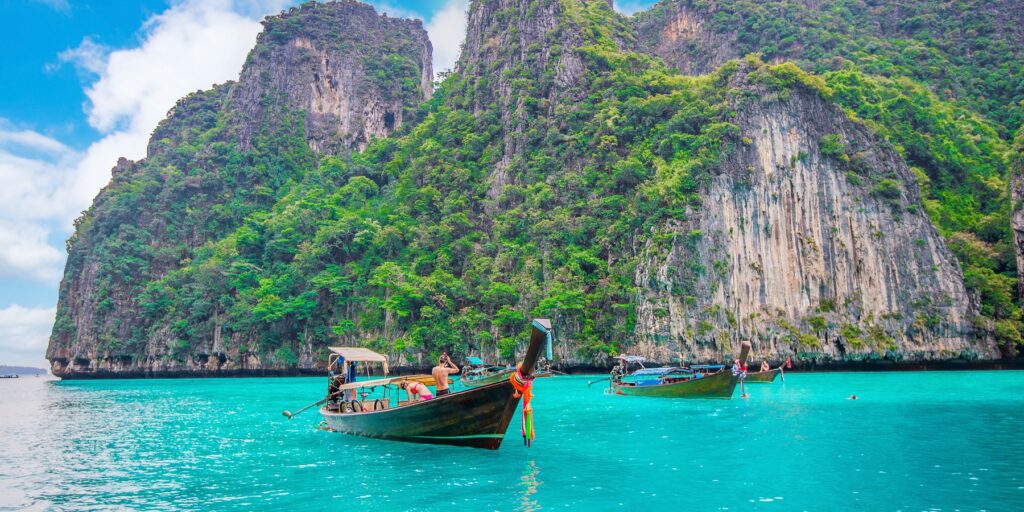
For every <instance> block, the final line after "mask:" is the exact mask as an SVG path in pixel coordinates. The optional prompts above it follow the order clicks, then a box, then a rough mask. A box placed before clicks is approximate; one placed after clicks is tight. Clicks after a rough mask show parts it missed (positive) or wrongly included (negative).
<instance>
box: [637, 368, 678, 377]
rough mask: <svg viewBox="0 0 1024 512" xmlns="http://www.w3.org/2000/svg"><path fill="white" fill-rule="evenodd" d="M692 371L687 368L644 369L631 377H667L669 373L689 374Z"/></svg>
mask: <svg viewBox="0 0 1024 512" xmlns="http://www.w3.org/2000/svg"><path fill="white" fill-rule="evenodd" d="M689 372H690V371H689V370H687V369H686V368H642V369H640V370H637V371H635V372H633V373H631V374H630V375H632V376H634V377H644V376H648V375H667V374H669V373H689Z"/></svg>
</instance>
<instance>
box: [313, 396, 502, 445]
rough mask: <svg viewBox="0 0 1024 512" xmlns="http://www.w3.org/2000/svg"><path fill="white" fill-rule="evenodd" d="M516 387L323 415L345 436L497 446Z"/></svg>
mask: <svg viewBox="0 0 1024 512" xmlns="http://www.w3.org/2000/svg"><path fill="white" fill-rule="evenodd" d="M514 391H515V390H514V389H513V388H512V385H511V384H509V383H508V382H507V381H506V382H501V383H496V384H491V385H488V386H483V387H479V388H474V389H470V390H467V391H460V392H458V393H451V394H449V395H445V396H442V397H437V398H434V399H433V400H427V401H425V402H416V403H413V404H410V405H403V406H400V407H395V408H393V409H386V410H382V411H370V412H365V413H360V414H352V413H337V412H332V411H328V410H327V409H326V408H323V409H320V414H321V415H322V416H323V417H324V421H326V422H327V426H328V427H329V428H330V429H331V430H334V431H337V432H343V433H346V434H353V435H357V436H364V437H374V438H378V439H390V440H394V441H405V442H409V443H426V444H446V445H454V446H468V447H473V448H488V449H491V450H495V449H497V448H498V447H499V446H501V441H502V439H503V438H504V437H505V430H506V429H507V428H508V424H509V422H510V421H511V419H512V415H513V414H514V413H515V411H516V406H517V405H519V398H516V397H515V396H513V394H514Z"/></svg>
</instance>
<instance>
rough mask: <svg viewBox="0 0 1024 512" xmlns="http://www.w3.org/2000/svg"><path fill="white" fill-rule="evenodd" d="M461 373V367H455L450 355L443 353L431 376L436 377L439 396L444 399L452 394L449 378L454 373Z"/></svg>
mask: <svg viewBox="0 0 1024 512" xmlns="http://www.w3.org/2000/svg"><path fill="white" fill-rule="evenodd" d="M459 371H460V370H459V367H458V366H455V363H453V362H452V358H450V357H448V353H447V352H443V353H441V358H440V359H438V361H437V366H435V367H434V369H433V370H431V371H430V374H431V375H433V376H434V382H437V396H439V397H442V396H444V395H447V394H448V393H451V390H450V389H448V376H449V375H451V374H453V373H459Z"/></svg>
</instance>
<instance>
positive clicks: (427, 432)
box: [285, 319, 551, 450]
mask: <svg viewBox="0 0 1024 512" xmlns="http://www.w3.org/2000/svg"><path fill="white" fill-rule="evenodd" d="M532 327H533V330H532V333H531V335H530V343H529V345H528V346H527V349H526V354H525V355H524V356H523V360H522V363H520V365H519V368H518V372H516V373H514V374H513V375H512V376H511V377H509V378H507V379H505V380H503V381H501V382H495V383H493V384H487V385H483V386H480V387H475V388H471V389H468V390H465V391H459V392H453V393H450V394H447V395H444V396H439V397H436V398H433V399H429V400H422V401H413V400H408V399H407V400H402V399H401V392H402V390H401V387H400V386H398V384H400V383H402V382H408V381H410V380H412V379H420V380H427V379H429V378H430V377H429V376H414V377H394V378H384V379H376V380H372V381H362V382H352V380H354V378H353V379H349V380H348V382H346V383H344V384H340V385H338V384H335V385H333V387H332V388H331V390H330V391H329V392H328V398H327V400H328V403H327V404H326V405H324V406H323V407H321V408H320V415H321V416H323V419H324V424H325V425H324V428H325V429H326V430H332V431H336V432H343V433H346V434H353V435H358V436H365V437H374V438H379V439H390V440H394V441H405V442H410V443H428V444H444V445H454V446H467V447H473V448H488V449H492V450H494V449H497V448H498V447H499V446H501V441H502V439H503V438H504V437H505V430H506V429H507V428H508V424H509V422H510V421H511V419H512V415H513V414H515V411H516V406H518V405H519V399H520V396H521V395H522V396H524V397H526V398H525V400H524V406H523V413H524V415H523V437H524V442H526V443H527V444H529V441H530V440H531V439H532V437H533V436H532V420H531V417H530V415H531V414H532V408H531V407H530V406H529V398H530V397H531V396H532V393H531V391H530V383H531V382H532V380H533V369H534V365H535V364H536V362H537V358H538V356H539V355H540V352H541V346H542V345H543V344H544V342H545V341H547V340H548V339H550V336H551V322H550V321H549V320H543V319H537V320H534V321H533V323H532ZM346 356H349V357H347V358H346ZM382 359H383V360H382ZM360 361H371V362H383V364H384V369H385V374H386V370H387V358H386V357H384V356H382V355H380V354H376V353H374V352H372V351H369V350H367V349H361V353H360V354H353V353H348V352H347V351H346V350H345V349H343V348H331V358H330V359H329V368H332V369H333V368H340V369H341V370H342V372H343V373H342V375H343V376H345V377H348V376H352V377H354V375H355V373H354V370H353V369H352V368H353V367H354V364H353V363H356V362H360ZM332 382H333V381H332ZM334 396H340V398H336V399H335V400H336V402H335V403H334V404H332V403H331V402H330V400H331V399H332V397H334ZM407 398H411V397H408V396H407ZM347 399H350V400H347ZM285 415H286V416H289V417H291V416H292V414H291V413H286V414H285Z"/></svg>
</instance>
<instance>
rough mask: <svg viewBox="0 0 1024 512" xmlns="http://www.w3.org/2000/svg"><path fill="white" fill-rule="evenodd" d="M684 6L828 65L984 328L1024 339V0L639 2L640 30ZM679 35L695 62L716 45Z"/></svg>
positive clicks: (753, 49) (753, 42)
mask: <svg viewBox="0 0 1024 512" xmlns="http://www.w3.org/2000/svg"><path fill="white" fill-rule="evenodd" d="M679 9H683V10H684V11H682V12H685V13H690V14H691V15H696V16H698V17H699V18H700V19H701V20H704V21H705V22H706V26H704V27H703V29H704V30H707V31H709V32H710V33H711V35H710V36H709V37H711V41H712V42H710V43H709V44H720V45H722V46H728V47H731V50H732V51H734V52H735V53H736V54H737V55H744V54H747V53H756V54H757V55H759V56H761V57H762V58H764V59H765V60H776V59H791V60H793V61H794V62H795V63H796V64H797V65H799V66H801V67H802V68H803V69H806V70H808V71H810V72H812V73H815V74H817V75H819V76H821V77H822V78H823V79H824V80H825V83H826V84H827V86H828V87H829V89H830V90H831V91H833V93H834V94H833V96H832V99H833V100H834V101H836V102H837V103H838V104H840V105H842V106H843V107H844V108H845V109H846V110H847V112H848V114H849V115H850V117H851V118H854V119H859V120H861V121H862V122H864V123H866V124H867V125H868V126H869V127H870V128H872V129H873V130H874V131H875V132H876V133H879V134H880V135H882V136H884V137H885V138H886V139H887V140H889V141H890V142H891V143H892V144H893V145H894V146H895V147H896V149H897V151H899V153H900V154H901V155H902V156H903V157H904V158H905V159H906V161H907V163H908V164H910V165H911V166H912V167H913V169H914V172H915V173H916V174H917V176H918V181H919V185H920V188H921V192H922V196H923V197H924V203H925V209H926V210H927V212H928V214H929V216H930V217H931V219H932V221H933V222H934V223H935V225H936V226H937V227H938V228H939V230H940V231H941V233H942V234H943V235H944V237H946V239H947V243H948V244H949V245H950V248H951V249H952V250H953V251H954V253H955V254H956V256H957V258H958V259H959V260H960V262H961V266H962V268H963V271H964V277H965V281H966V283H967V285H968V287H969V288H970V289H971V290H973V291H974V292H975V293H977V294H978V295H979V296H980V300H981V302H982V304H983V306H982V315H983V317H982V318H979V322H978V325H979V327H981V328H983V329H986V330H990V332H994V334H995V335H996V336H997V338H998V339H999V340H1000V341H1001V342H1002V343H1003V344H1004V345H1008V346H1012V345H1013V344H1014V343H1015V341H1016V340H1019V339H1020V335H1019V334H1018V333H1019V332H1021V331H1024V324H1021V323H1020V321H1019V320H1020V316H1021V310H1020V304H1019V303H1017V302H1016V301H1015V300H1014V297H1015V296H1016V295H1017V294H1016V293H1015V290H1014V288H1015V287H1016V282H1017V280H1016V274H1017V268H1016V267H1017V265H1016V261H1015V254H1014V243H1013V234H1012V231H1011V229H1010V216H1011V212H1012V208H1013V205H1012V204H1011V203H1012V201H1011V199H1010V193H1009V188H1008V184H1009V176H1010V173H1011V165H1010V158H1011V155H1012V153H1013V152H1012V151H1011V149H1010V146H1011V144H1010V140H1011V137H1012V135H1013V133H1014V132H1015V131H1016V130H1017V129H1018V128H1019V127H1020V126H1021V125H1022V124H1024V10H1022V9H1021V8H1020V5H1019V3H1018V2H1014V1H1009V0H1006V1H1002V0H1000V1H981V0H976V1H965V2H945V1H941V0H925V1H917V2H897V1H890V0H863V1H849V0H824V1H817V0H815V1H809V0H772V1H752V0H715V1H710V0H673V1H666V2H662V3H660V4H658V5H656V6H655V7H653V8H652V9H650V10H649V11H646V12H643V13H639V14H638V15H637V19H636V22H637V24H638V26H639V27H640V31H641V38H645V37H646V38H649V39H655V40H656V39H657V38H658V37H661V36H662V34H661V33H660V32H658V30H656V29H661V28H662V27H664V26H666V23H668V22H669V21H670V20H669V18H670V17H671V16H672V15H673V13H677V12H680V11H679ZM652 27H654V29H652ZM653 42H654V41H651V43H653ZM680 45H681V46H683V50H682V51H683V54H682V55H677V56H676V58H678V59H680V60H683V61H689V60H690V59H700V58H701V54H702V52H704V53H709V52H710V51H711V50H712V49H711V48H706V47H703V46H701V45H700V44H693V43H689V44H688V45H684V44H683V43H680ZM686 52H689V54H687V53H686ZM854 156H855V155H846V156H844V158H849V157H854ZM852 179H854V180H856V179H857V178H856V177H853V178H852ZM992 321H995V322H996V323H998V324H999V328H998V329H995V330H994V331H992V329H994V327H993V326H994V325H995V324H993V323H992ZM1011 327H1012V331H1013V332H1011V329H1010V328H1011Z"/></svg>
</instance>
